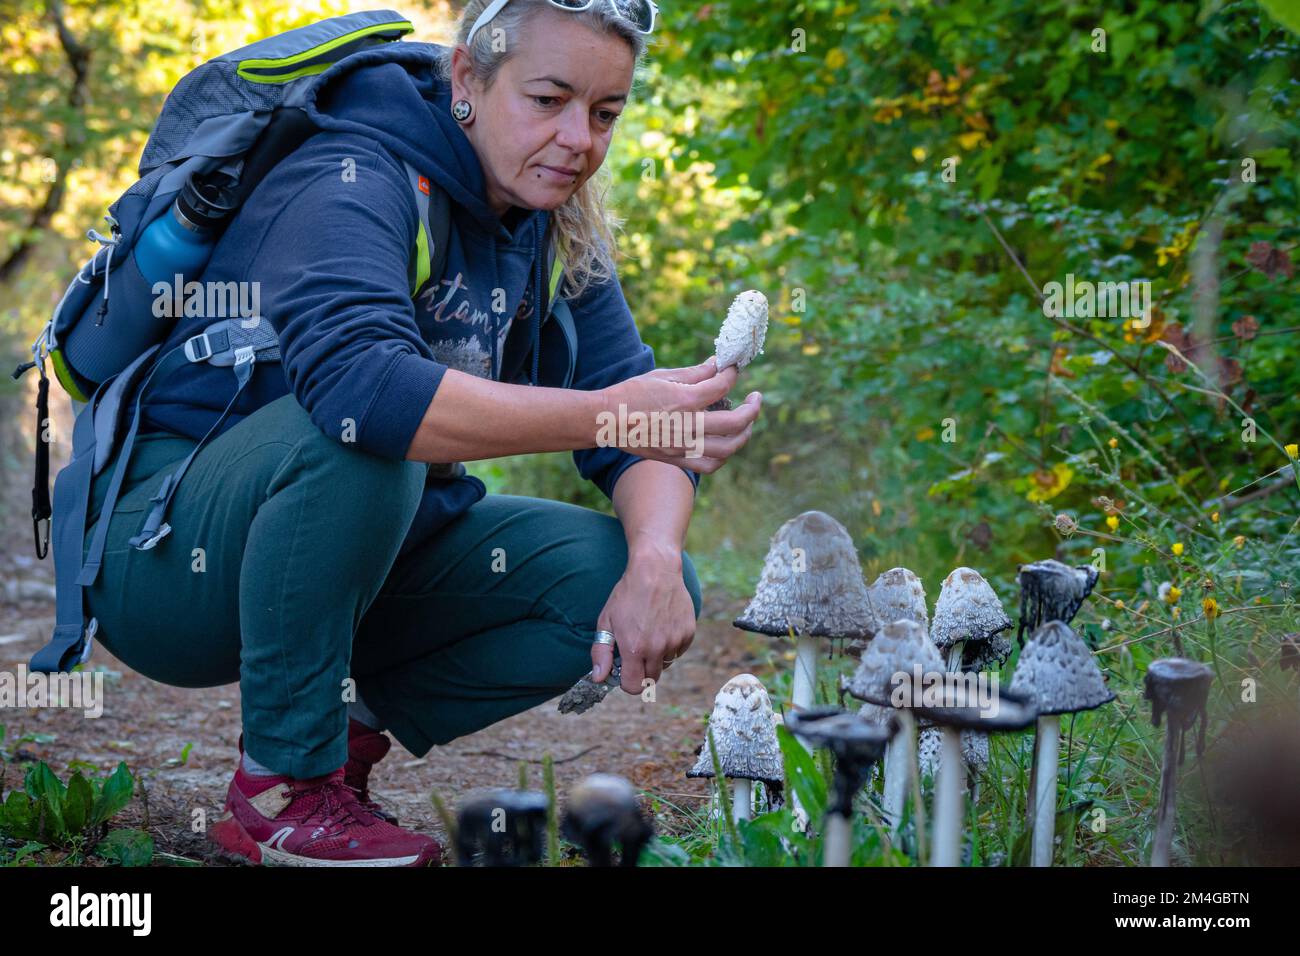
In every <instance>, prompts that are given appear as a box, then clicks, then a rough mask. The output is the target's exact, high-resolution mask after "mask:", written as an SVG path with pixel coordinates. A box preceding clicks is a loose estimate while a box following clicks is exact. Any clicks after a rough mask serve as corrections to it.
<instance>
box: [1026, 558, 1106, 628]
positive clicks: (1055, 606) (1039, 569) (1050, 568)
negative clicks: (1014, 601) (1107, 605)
mask: <svg viewBox="0 0 1300 956" xmlns="http://www.w3.org/2000/svg"><path fill="white" fill-rule="evenodd" d="M1097 577H1098V572H1097V569H1096V568H1094V567H1093V566H1092V565H1090V564H1082V565H1079V566H1078V567H1073V568H1072V567H1070V566H1069V565H1067V564H1062V563H1061V562H1060V561H1057V560H1055V559H1054V558H1048V559H1047V560H1046V561H1034V562H1033V563H1031V564H1022V565H1020V568H1019V569H1018V571H1017V573H1016V582H1017V583H1018V584H1019V585H1020V627H1019V630H1018V631H1017V633H1018V634H1019V636H1020V639H1021V642H1022V643H1023V641H1024V635H1025V631H1029V632H1030V633H1031V634H1032V633H1033V632H1034V631H1036V630H1037V629H1038V628H1039V626H1040V625H1042V624H1044V623H1046V622H1047V621H1061V622H1063V623H1065V624H1069V623H1070V621H1072V620H1074V615H1075V614H1077V613H1079V608H1081V607H1082V606H1083V602H1084V600H1085V599H1086V598H1087V597H1088V595H1089V594H1091V593H1092V588H1093V585H1095V584H1096V583H1097Z"/></svg>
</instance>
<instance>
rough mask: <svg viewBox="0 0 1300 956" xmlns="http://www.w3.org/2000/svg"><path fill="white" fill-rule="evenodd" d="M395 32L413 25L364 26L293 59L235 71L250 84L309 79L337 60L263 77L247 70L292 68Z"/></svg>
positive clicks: (249, 65)
mask: <svg viewBox="0 0 1300 956" xmlns="http://www.w3.org/2000/svg"><path fill="white" fill-rule="evenodd" d="M394 29H396V30H398V35H399V36H400V35H401V34H404V33H411V32H413V31H414V30H415V26H414V25H413V24H412V23H411V21H409V20H396V21H394V22H392V23H376V24H373V25H372V26H368V27H364V28H362V29H360V30H353V31H352V32H351V33H345V34H343V36H341V37H335V38H334V39H333V40H330V41H329V42H328V43H320V44H317V45H316V46H314V47H312V48H311V49H310V50H303V51H302V52H301V53H295V54H294V55H293V56H286V57H280V58H278V59H271V60H244V61H243V62H242V63H240V64H239V67H238V69H237V70H236V71H235V72H236V73H238V74H239V75H240V76H241V77H243V78H244V79H246V80H248V81H249V82H251V83H288V82H289V81H290V80H296V79H298V77H300V76H310V75H311V74H313V73H324V72H325V71H326V70H327V69H329V68H330V67H331V66H333V65H334V64H335V63H336V62H337V60H336V59H334V58H331V59H329V60H327V61H325V62H323V63H315V64H311V65H309V66H304V67H301V68H299V69H297V70H294V71H292V72H290V73H282V74H275V75H272V76H267V75H265V74H259V73H252V72H249V71H251V70H276V69H281V68H284V67H289V66H294V65H296V64H299V63H302V62H304V61H306V60H311V59H314V58H315V57H318V56H320V55H322V54H324V53H328V52H329V51H330V50H333V49H336V48H338V47H340V46H345V45H346V44H348V43H353V42H355V41H356V40H359V39H361V38H362V37H365V36H369V35H370V34H372V33H383V32H385V31H392V30H394Z"/></svg>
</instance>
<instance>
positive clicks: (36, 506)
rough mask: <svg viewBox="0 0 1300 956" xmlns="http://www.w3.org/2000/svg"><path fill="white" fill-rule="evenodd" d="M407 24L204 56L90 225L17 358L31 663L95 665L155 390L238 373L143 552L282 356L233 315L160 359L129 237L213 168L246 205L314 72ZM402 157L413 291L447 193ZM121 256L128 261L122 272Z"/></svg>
mask: <svg viewBox="0 0 1300 956" xmlns="http://www.w3.org/2000/svg"><path fill="white" fill-rule="evenodd" d="M413 30H414V27H413V26H412V24H411V23H410V22H409V21H408V20H406V18H405V17H403V16H401V15H400V14H397V13H395V12H393V11H391V10H371V11H365V12H361V13H352V14H348V15H345V16H340V17H332V18H330V19H328V20H321V21H319V22H316V23H312V24H309V25H307V26H304V27H299V28H297V29H294V30H289V31H287V32H285V33H281V34H279V35H277V36H273V37H268V38H266V39H263V40H259V41H257V42H256V43H253V44H251V45H249V46H245V47H242V48H240V49H238V50H235V51H233V52H231V53H227V54H224V55H222V56H219V57H217V58H215V59H213V60H209V61H208V62H207V63H204V64H202V65H200V66H198V67H196V68H195V69H194V70H192V71H190V72H189V73H188V74H186V75H185V76H184V77H183V78H182V79H181V80H180V82H179V83H177V84H176V87H175V88H174V89H173V90H172V92H171V93H170V94H169V95H168V97H167V100H166V102H165V103H164V105H163V109H162V112H161V114H160V115H159V117H158V120H157V122H156V123H155V124H154V128H153V130H152V131H151V133H150V134H149V139H148V141H147V142H146V144H145V147H144V152H143V154H142V155H141V158H140V167H139V172H140V178H139V179H138V180H137V181H136V182H135V183H134V184H133V185H132V186H131V187H130V188H129V189H127V190H126V192H124V193H123V194H122V195H121V197H119V198H118V199H117V200H116V201H115V202H114V203H113V204H112V205H111V206H109V207H108V215H106V216H105V217H104V218H105V220H106V221H107V222H108V224H109V227H110V235H109V236H103V235H101V234H100V233H99V232H98V231H97V230H95V229H90V230H88V231H87V237H88V238H89V239H92V240H94V241H96V242H98V243H100V248H99V249H98V250H97V251H96V252H95V254H94V256H92V257H91V259H90V260H89V261H88V262H86V263H85V265H83V266H82V267H81V268H80V269H79V270H78V271H77V273H76V275H75V276H74V277H73V279H72V282H71V283H70V284H69V285H68V287H67V290H66V291H65V292H64V294H63V297H62V299H61V300H60V301H59V304H58V305H57V306H56V307H55V309H54V313H53V316H52V317H51V319H50V320H49V322H47V323H46V325H45V327H44V328H43V329H42V331H41V334H40V335H39V336H38V337H37V339H36V341H35V342H34V343H33V344H32V349H31V351H32V361H31V362H26V363H23V364H22V365H19V366H18V368H17V369H16V370H15V371H14V373H13V378H15V379H17V378H19V377H20V376H21V375H23V374H24V373H25V372H27V371H28V370H30V369H32V368H37V369H39V370H40V376H41V378H40V382H39V383H38V387H37V400H36V408H37V429H38V435H37V441H36V468H35V482H34V486H33V488H32V525H33V534H34V536H35V544H36V555H37V557H38V558H44V557H45V555H46V553H47V552H48V548H49V545H50V543H51V542H52V543H53V548H54V566H55V592H56V622H55V627H54V633H53V636H52V639H51V640H50V642H49V643H48V644H47V645H46V646H45V647H43V648H41V649H40V650H39V651H37V652H36V654H35V655H33V657H32V659H31V662H30V669H31V670H33V671H42V672H47V673H48V672H59V671H68V670H71V669H72V667H74V666H76V665H77V664H79V663H81V662H83V661H85V660H87V659H88V658H89V657H90V653H91V650H92V648H93V642H94V635H95V633H96V631H97V629H98V622H97V620H96V619H95V618H93V617H92V618H89V619H87V617H86V615H85V608H84V595H83V591H82V589H83V588H85V587H89V586H90V585H93V584H94V583H95V580H96V579H97V577H98V574H99V569H100V564H101V561H102V556H103V551H104V544H105V540H106V537H107V530H108V525H109V520H110V519H111V517H112V514H113V508H114V504H115V503H116V500H117V497H118V492H119V490H120V488H121V484H122V481H123V479H124V477H125V475H126V472H127V465H128V462H129V459H130V456H131V451H132V448H133V446H134V443H135V438H136V434H137V430H138V428H139V424H140V404H141V399H142V398H143V397H144V395H145V393H146V391H147V390H148V388H149V385H150V384H151V383H153V382H155V381H161V380H162V379H163V378H165V377H166V376H168V375H170V374H171V373H173V372H175V371H177V370H178V369H182V368H187V367H189V365H190V363H197V362H207V363H208V364H210V365H216V366H224V367H229V368H230V369H231V371H232V372H233V373H234V377H235V382H234V384H235V390H234V394H233V395H232V397H231V398H230V401H229V402H228V403H227V405H226V407H225V409H224V410H223V411H222V413H221V415H220V417H218V419H217V421H216V423H215V424H214V425H213V426H212V428H211V429H209V431H208V432H207V434H206V435H204V436H203V438H202V440H200V441H199V442H198V444H197V445H195V447H194V449H193V450H192V451H191V452H190V454H189V455H188V456H187V457H186V458H185V460H184V461H183V462H182V463H181V464H180V465H179V466H178V467H177V468H176V469H175V470H174V471H172V473H170V474H169V475H167V477H166V479H165V480H164V481H163V483H162V485H161V487H160V488H159V489H158V492H157V493H156V494H155V496H154V497H153V498H152V499H151V501H152V503H153V507H152V510H151V511H150V512H149V515H148V518H147V519H146V521H145V524H144V528H143V530H142V531H141V532H140V534H138V535H136V536H135V537H134V538H132V539H131V544H132V546H133V547H135V548H137V549H139V550H148V549H150V548H152V547H154V546H155V545H156V544H157V543H158V541H159V540H161V539H162V538H163V537H164V536H165V535H166V534H167V533H168V532H169V531H170V530H171V528H170V526H169V525H168V524H167V523H166V521H165V520H164V519H165V517H166V512H167V508H168V506H169V504H170V502H171V499H172V496H173V495H174V494H175V492H176V488H177V486H178V485H179V484H180V481H181V478H182V477H183V476H184V474H185V472H186V470H187V469H188V468H189V465H190V462H191V461H192V460H193V459H194V456H195V455H196V454H197V453H198V451H199V450H200V449H201V448H202V447H203V446H204V445H205V444H206V443H207V441H208V439H209V438H212V437H214V435H215V433H216V432H217V430H218V429H219V428H220V426H221V423H222V422H223V421H225V419H226V416H227V415H228V414H229V412H230V410H231V408H232V407H233V405H234V403H235V401H236V399H237V398H238V397H239V395H240V394H241V393H242V391H243V389H244V386H245V385H247V384H248V382H249V381H250V380H251V378H252V372H253V367H254V365H255V364H256V363H257V362H279V361H280V351H279V347H278V340H277V335H276V332H275V330H274V328H272V326H271V323H270V322H263V321H257V322H255V323H254V324H253V325H252V327H249V326H248V324H247V322H246V321H245V320H242V319H240V318H231V319H224V320H221V321H217V322H213V323H211V324H210V325H208V326H206V327H205V328H204V330H203V332H201V333H200V334H198V335H194V336H191V337H189V338H188V339H187V340H186V341H185V342H183V343H181V344H180V345H178V346H176V347H175V348H173V349H171V350H170V351H169V352H167V353H166V354H161V355H160V354H158V353H159V351H160V349H161V347H162V345H163V343H164V342H165V341H166V340H167V338H168V336H169V334H170V332H171V321H175V319H174V318H172V319H170V320H167V321H161V322H160V321H159V319H158V317H156V316H154V315H153V314H152V309H151V307H150V305H149V303H148V302H147V301H146V299H145V296H144V295H143V294H142V292H141V289H149V288H150V284H149V283H148V281H147V280H145V279H144V278H143V277H142V276H141V275H140V273H139V269H138V267H136V266H135V265H134V260H133V259H132V258H130V257H129V254H130V252H131V250H132V248H133V247H134V246H135V243H136V241H137V240H138V239H139V238H140V236H141V234H142V233H143V232H144V230H145V229H146V228H147V227H148V226H149V225H151V224H152V223H153V222H154V220H155V219H156V218H157V217H158V216H159V215H167V214H169V211H170V209H171V207H172V204H173V202H174V201H175V200H176V197H177V195H178V193H179V192H180V191H181V189H182V188H183V187H184V186H185V184H186V183H187V182H188V181H189V179H190V177H191V176H195V175H197V176H204V177H205V176H211V175H213V174H216V175H218V176H220V177H222V178H223V179H224V180H225V181H226V182H228V183H230V184H231V191H232V194H233V196H234V197H235V202H234V203H233V205H234V206H235V210H234V212H233V213H232V215H231V217H230V218H231V219H233V218H234V216H237V215H238V208H239V206H240V205H242V203H243V201H244V200H245V199H246V198H247V197H248V196H249V195H250V194H251V193H252V191H253V190H254V189H255V188H256V186H257V184H258V183H259V182H261V180H262V179H263V178H264V177H265V175H266V174H267V173H268V172H269V171H270V170H271V169H272V168H273V167H274V166H275V165H276V164H277V163H278V162H279V161H280V160H282V159H284V158H285V157H286V156H288V155H289V154H290V153H291V152H293V150H295V149H296V148H297V147H298V146H299V145H301V144H302V143H303V142H304V141H305V140H306V139H307V138H308V137H310V136H312V135H314V134H315V133H316V132H319V129H318V128H317V127H316V125H315V124H314V123H313V122H312V121H311V120H310V119H309V118H308V117H307V115H306V113H305V112H304V111H303V110H302V108H301V107H300V105H299V104H301V103H302V102H304V100H305V96H306V94H307V93H308V92H309V91H310V90H312V89H314V86H315V85H316V84H317V83H319V81H320V75H321V74H323V73H325V72H326V71H327V70H328V69H329V68H330V67H332V66H333V65H334V64H336V63H338V62H339V61H341V60H343V59H345V58H346V57H348V56H351V55H352V54H354V53H358V52H361V51H363V50H367V49H372V48H374V47H376V46H379V45H381V44H387V43H393V42H396V41H399V40H400V39H401V38H402V36H404V35H405V34H407V33H410V32H412V31H413ZM403 164H404V166H405V167H406V172H407V177H408V180H409V184H410V187H411V193H412V196H413V198H414V201H415V204H416V209H417V212H418V216H419V231H418V235H417V240H416V247H415V249H414V250H413V251H412V257H411V261H410V266H409V269H408V274H409V278H410V281H411V295H412V297H414V296H416V294H417V293H419V291H420V290H421V288H422V287H423V286H424V285H425V283H426V282H427V281H428V280H429V279H431V278H432V279H433V280H434V281H439V280H440V279H441V277H442V269H443V266H444V265H445V261H446V244H447V238H448V234H449V231H450V198H449V197H448V196H447V194H446V192H445V191H444V190H443V189H441V188H440V187H439V186H438V185H437V184H436V183H434V182H433V181H432V180H431V179H430V178H426V177H424V176H422V175H420V173H419V172H418V171H417V170H416V169H415V168H414V167H413V166H411V165H410V163H406V162H405V161H403ZM226 225H227V226H228V225H229V221H227V223H226ZM126 263H131V265H130V266H128V267H126V268H124V267H123V266H124V264H126ZM547 265H548V269H549V275H550V282H549V292H550V295H549V297H548V302H549V309H548V312H547V315H546V316H544V317H543V320H542V321H543V322H545V321H547V320H549V319H550V318H551V317H552V316H553V317H554V318H555V319H556V321H557V324H558V325H559V326H560V330H561V333H562V335H563V339H564V342H565V345H566V347H567V349H568V363H567V371H566V372H565V373H564V377H563V387H566V388H567V387H568V386H569V384H570V383H571V382H572V380H573V375H574V370H575V367H576V355H577V336H576V334H575V331H574V325H573V317H572V314H571V312H570V310H569V308H568V306H567V304H566V303H565V301H564V299H563V298H560V297H558V296H556V294H555V292H556V289H557V287H558V286H559V282H560V279H561V277H562V275H563V264H562V263H561V262H560V261H559V260H558V258H557V257H556V253H555V248H554V243H553V242H548V243H547ZM132 272H134V273H135V274H134V275H132V274H131V273H132ZM187 278H191V279H192V278H198V276H194V277H187ZM74 333H75V334H74ZM47 356H48V357H49V359H50V360H51V364H52V365H53V368H54V373H55V376H56V377H57V379H58V381H59V383H60V384H61V385H62V386H63V388H64V389H65V391H67V393H68V395H69V396H70V398H71V400H72V410H73V414H74V418H75V423H74V426H73V436H72V454H71V458H70V459H69V461H68V464H67V465H66V466H65V467H63V468H62V469H61V470H60V471H59V473H58V476H57V477H56V479H55V483H54V498H53V503H52V507H51V501H50V493H49V442H48V440H47V439H46V438H45V435H46V434H47V432H46V431H45V430H46V429H47V427H48V424H49V378H48V376H47V375H46V372H45V359H46V357H47ZM137 385H139V388H138V390H137V391H136V396H135V401H134V403H133V404H132V408H131V409H130V412H129V415H127V414H124V413H125V412H126V409H125V402H124V399H125V398H126V396H127V395H129V394H130V393H131V390H132V389H135V388H136V386H137ZM115 454H116V455H117V464H116V466H115V469H114V474H113V477H112V480H111V482H110V484H109V487H108V491H107V494H106V497H105V499H104V503H103V506H102V508H101V511H100V516H101V517H100V520H99V523H98V527H97V528H96V533H95V536H94V539H93V540H92V541H91V546H90V550H89V552H86V550H85V534H86V517H87V511H88V508H89V502H90V492H91V486H92V484H93V482H94V480H95V477H96V476H97V475H98V474H99V473H100V472H101V471H102V470H103V469H104V467H105V465H107V463H108V462H109V461H111V460H113V458H114V455H115ZM463 469H464V466H463V465H461V466H459V472H458V473H460V474H463V473H464V470H463ZM51 521H52V528H51ZM43 524H44V528H43V527H42V525H43ZM83 555H84V563H83Z"/></svg>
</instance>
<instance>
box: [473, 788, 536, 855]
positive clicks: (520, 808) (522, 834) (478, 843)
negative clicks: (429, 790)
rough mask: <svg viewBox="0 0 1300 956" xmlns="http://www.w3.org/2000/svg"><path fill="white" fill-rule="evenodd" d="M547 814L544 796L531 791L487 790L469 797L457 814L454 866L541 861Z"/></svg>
mask: <svg viewBox="0 0 1300 956" xmlns="http://www.w3.org/2000/svg"><path fill="white" fill-rule="evenodd" d="M546 810H547V799H546V794H544V793H538V792H536V791H532V790H506V789H499V790H489V791H487V792H485V793H482V794H480V795H479V796H475V797H471V798H470V799H469V800H467V801H466V802H465V803H464V804H462V806H461V808H460V812H459V813H458V814H457V822H456V862H457V863H458V864H459V865H460V866H472V865H473V863H474V861H475V860H476V859H479V858H481V860H482V863H483V865H484V866H527V865H529V864H532V863H536V862H537V861H538V860H540V859H541V858H542V846H543V841H544V839H545V836H546ZM503 817H504V819H503ZM503 823H504V827H503V826H502V824H503Z"/></svg>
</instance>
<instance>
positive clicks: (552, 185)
mask: <svg viewBox="0 0 1300 956" xmlns="http://www.w3.org/2000/svg"><path fill="white" fill-rule="evenodd" d="M482 29H483V30H486V31H488V32H489V34H490V32H491V30H492V24H491V23H488V24H487V25H486V26H485V27H483V28H482ZM634 66H635V64H634V62H633V58H632V50H631V48H630V47H629V46H628V44H627V42H626V41H625V40H622V39H620V38H618V37H617V36H605V35H602V34H599V33H596V32H594V31H593V30H591V29H590V28H588V27H586V26H583V25H582V23H580V22H579V21H578V18H577V17H575V16H574V15H573V14H570V13H565V12H564V11H563V10H555V9H551V8H547V9H545V10H543V11H541V12H540V13H539V14H538V15H537V17H536V19H534V20H533V21H532V26H531V29H530V30H529V32H528V37H527V42H526V44H525V46H524V48H523V49H521V50H517V51H515V53H514V55H513V56H511V57H510V58H509V59H508V60H507V61H506V63H505V64H504V65H503V66H502V67H501V69H500V70H499V71H498V72H497V77H496V82H495V83H493V85H492V88H491V89H490V90H483V89H481V88H480V87H479V86H478V84H477V83H476V82H475V80H474V78H473V75H472V74H471V72H470V68H469V57H468V55H467V53H466V51H465V47H464V46H458V47H457V48H456V51H455V53H454V55H453V58H452V95H451V99H452V102H453V103H455V102H456V101H457V100H459V99H466V100H469V101H470V103H472V104H473V106H474V112H473V113H472V114H471V115H470V119H469V122H468V123H467V124H462V127H461V128H462V129H464V131H465V135H466V136H467V137H468V138H469V141H470V143H471V144H472V145H473V147H474V152H475V153H477V154H478V159H479V163H480V165H482V167H483V174H484V177H485V179H486V180H487V194H488V195H487V199H488V203H489V205H490V206H491V207H492V210H493V211H494V212H495V213H496V214H497V217H498V218H502V217H504V216H505V214H506V212H507V211H508V210H509V209H510V207H511V206H522V207H524V208H526V209H547V210H550V209H555V208H557V207H559V206H560V205H562V204H563V203H564V202H565V201H566V200H567V199H568V198H569V197H570V196H572V195H573V194H574V193H575V192H577V191H578V189H579V188H580V187H581V186H582V184H583V183H585V182H586V181H587V180H588V179H590V178H591V176H592V175H593V174H594V173H595V172H596V170H597V169H599V168H600V164H601V163H602V162H604V161H605V153H606V151H607V150H608V149H609V142H610V139H611V138H612V136H613V134H614V121H615V119H617V117H618V115H619V113H621V112H622V110H623V108H624V106H625V105H626V102H627V97H628V94H629V93H630V92H631V88H632V72H633V68H634Z"/></svg>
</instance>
